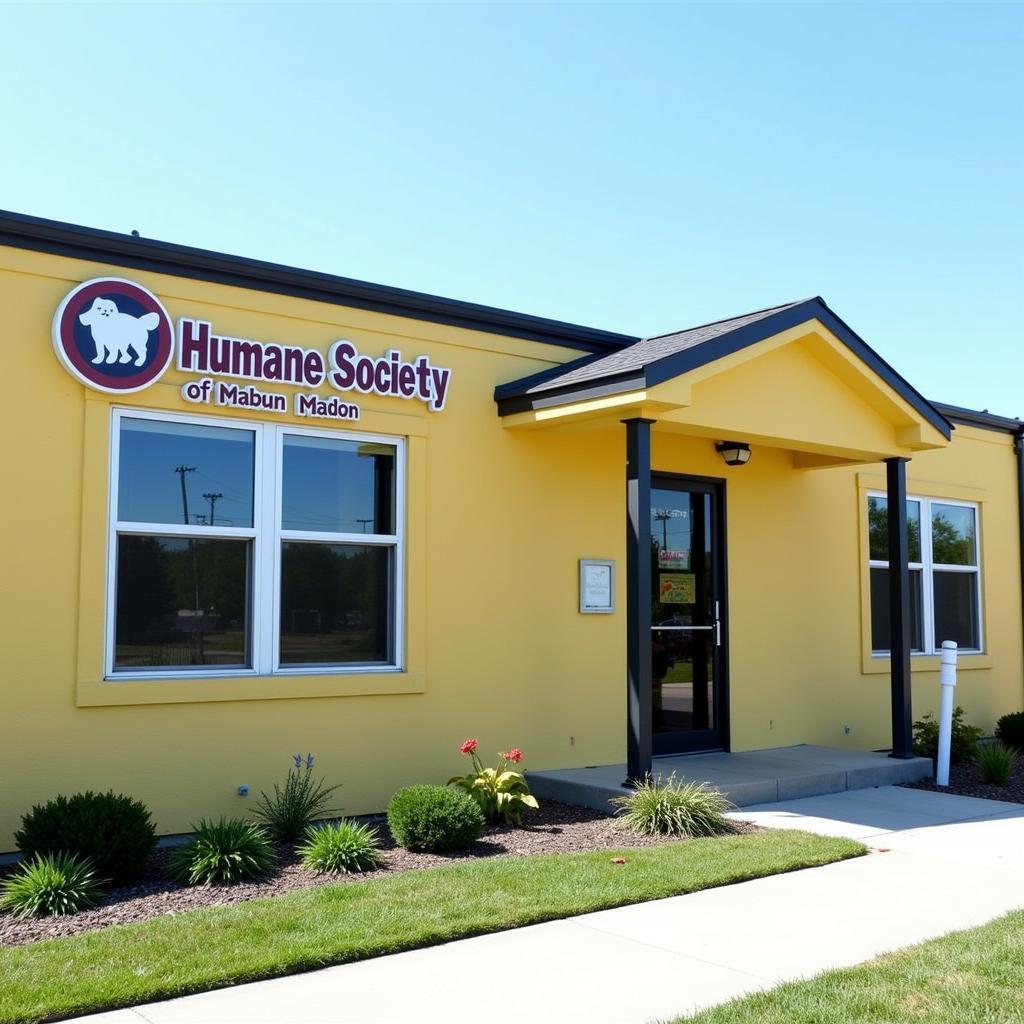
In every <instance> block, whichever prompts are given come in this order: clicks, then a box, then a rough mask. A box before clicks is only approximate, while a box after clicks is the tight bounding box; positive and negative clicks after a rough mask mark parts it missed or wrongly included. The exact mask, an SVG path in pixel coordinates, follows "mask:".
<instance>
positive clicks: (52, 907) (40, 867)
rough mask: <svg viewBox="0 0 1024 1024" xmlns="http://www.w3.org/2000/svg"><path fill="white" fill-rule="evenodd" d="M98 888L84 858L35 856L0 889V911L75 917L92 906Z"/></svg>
mask: <svg viewBox="0 0 1024 1024" xmlns="http://www.w3.org/2000/svg"><path fill="white" fill-rule="evenodd" d="M102 887H103V886H102V882H100V880H99V879H98V878H97V877H96V872H95V870H94V868H93V866H92V864H91V863H90V862H89V861H88V860H87V859H86V858H84V857H78V856H76V855H75V854H73V853H44V854H39V853H37V854H35V855H34V856H33V857H32V858H31V860H26V861H23V862H22V863H21V864H19V865H18V867H17V868H16V869H15V872H14V874H13V875H11V876H10V877H9V878H7V879H5V880H4V882H3V884H2V885H0V907H3V909H5V910H9V911H10V912H11V913H12V914H15V915H17V916H18V917H56V916H57V915H59V914H75V913H77V912H78V911H79V910H87V909H88V908H89V907H93V906H95V905H96V904H97V903H98V902H99V899H100V896H101V895H102Z"/></svg>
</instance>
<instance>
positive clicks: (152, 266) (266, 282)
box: [0, 210, 637, 353]
mask: <svg viewBox="0 0 1024 1024" xmlns="http://www.w3.org/2000/svg"><path fill="white" fill-rule="evenodd" d="M4 245H7V246H11V247H12V248H16V249H30V250H34V251H36V252H48V253H54V254H56V255H59V256H68V257H71V258H72V259H82V260H91V261H95V262H98V263H110V264H113V265H114V266H118V267H133V268H135V269H137V270H150V271H154V272H155V273H159V274H172V275H174V276H176V277H190V278H193V279H197V280H200V281H214V282H217V283H218V284H227V285H235V286H237V287H239V288H251V289H255V290H258V291H262V292H274V293H277V294H279V295H292V296H296V297H298V298H302V299H312V300H314V301H316V302H328V303H331V304H332V305H337V306H351V307H354V308H356V309H368V310H373V311H374V312H378V313H389V314H391V315H393V316H404V317H410V318H412V319H414V320H428V321H431V322H433V323H439V324H450V325H452V326H454V327H464V328H467V329H468V330H474V331H485V332H487V333H489V334H501V335H504V336H506V337H512V338H523V339H525V340H528V341H539V342H543V343H545V344H548V345H558V346H562V347H565V348H576V349H582V350H583V351H584V352H590V353H594V352H596V353H602V352H608V351H610V350H614V349H617V348H621V347H622V346H623V345H630V344H632V343H633V342H635V341H637V338H636V337H635V336H633V335H626V334H616V333H614V332H612V331H601V330H597V329H596V328H593V327H581V326H579V325H577V324H568V323H563V322H562V321H561V320H549V319H547V318H545V317H539V316H530V315H529V314H527V313H515V312H512V311H511V310H507V309H497V308H495V307H493V306H483V305H480V304H479V303H476V302H462V301H461V300H459V299H446V298H442V297H441V296H438V295H428V294H426V293H425V292H414V291H410V290H408V289H406V288H392V287H390V286H388V285H381V284H371V283H370V282H368V281H357V280H355V279H354V278H351V277H338V276H336V275H335V274H322V273H318V272H317V271H313V270H301V269H299V268H297V267H287V266H283V265H281V264H279V263H267V262H265V261H264V260H252V259H246V258H245V257H242V256H230V255H227V254H226V253H220V252H211V251H210V250H209V249H196V248H193V247H192V246H189V245H177V244H174V243H171V242H159V241H157V240H155V239H152V238H140V237H139V236H138V235H126V234H121V233H120V232H117V231H101V230H99V229H97V228H86V227H80V226H79V225H76V224H65V223H63V222H62V221H56V220H45V219H44V218H42V217H29V216H27V215H26V214H22V213H9V212H7V211H4V210H0V246H4Z"/></svg>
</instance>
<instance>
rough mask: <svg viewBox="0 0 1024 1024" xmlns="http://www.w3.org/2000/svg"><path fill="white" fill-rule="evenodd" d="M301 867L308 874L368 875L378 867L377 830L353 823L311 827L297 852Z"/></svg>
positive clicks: (378, 844) (378, 847)
mask: <svg viewBox="0 0 1024 1024" xmlns="http://www.w3.org/2000/svg"><path fill="white" fill-rule="evenodd" d="M298 851H299V854H300V856H301V857H302V863H303V864H304V865H305V866H306V867H307V868H309V869H310V870H311V871H343V872H345V873H346V874H348V873H350V872H355V871H372V870H373V869H374V868H376V867H379V866H380V837H379V836H378V835H377V830H376V829H374V828H371V827H370V826H369V825H360V824H359V823H358V822H355V821H339V822H337V823H336V824H334V825H313V826H311V827H310V828H309V830H308V831H307V832H306V840H305V842H304V843H303V844H302V845H301V846H300V847H299V848H298Z"/></svg>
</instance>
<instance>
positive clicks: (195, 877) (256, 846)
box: [171, 817, 277, 885]
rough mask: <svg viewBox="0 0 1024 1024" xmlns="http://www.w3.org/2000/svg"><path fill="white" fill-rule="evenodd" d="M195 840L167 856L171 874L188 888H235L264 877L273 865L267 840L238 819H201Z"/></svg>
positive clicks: (255, 827)
mask: <svg viewBox="0 0 1024 1024" xmlns="http://www.w3.org/2000/svg"><path fill="white" fill-rule="evenodd" d="M192 827H193V829H194V830H195V833H196V836H195V838H194V839H192V840H191V841H190V842H188V843H186V844H185V845H184V846H181V847H179V848H178V849H177V850H175V851H174V853H173V854H172V856H171V874H172V876H173V877H175V878H177V879H178V880H179V881H182V882H186V883H187V884H188V885H236V884H237V883H238V882H243V881H246V880H248V879H250V878H260V877H262V876H263V875H266V874H267V873H268V872H269V871H270V870H271V869H272V868H273V867H274V865H275V864H276V863H277V854H276V852H275V851H274V845H273V843H272V842H271V841H270V837H269V836H268V835H267V833H266V832H265V831H264V830H263V828H261V827H260V826H259V825H254V824H253V823H252V822H251V821H245V820H243V819H242V818H227V819H225V818H223V817H222V818H221V819H220V820H219V821H216V822H214V821H206V820H205V819H203V820H202V821H200V822H199V824H198V825H193V826H192Z"/></svg>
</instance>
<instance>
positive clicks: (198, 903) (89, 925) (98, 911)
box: [0, 801, 758, 946]
mask: <svg viewBox="0 0 1024 1024" xmlns="http://www.w3.org/2000/svg"><path fill="white" fill-rule="evenodd" d="M371 824H373V825H375V826H377V828H378V829H379V831H380V835H381V837H382V847H383V851H384V852H383V866H382V867H381V868H380V870H378V871H370V872H365V873H363V874H355V875H335V874H322V875H318V874H315V873H313V872H312V871H307V870H306V869H305V868H303V867H302V865H301V863H300V862H299V859H298V857H297V856H296V854H295V850H294V848H293V847H292V846H291V845H282V846H280V847H279V853H280V855H281V861H280V864H279V866H278V868H277V870H276V871H275V873H274V874H273V875H271V876H269V877H267V878H264V879H262V880H260V881H254V882H242V883H241V884H239V885H233V886H230V887H217V886H213V887H207V886H192V887H189V886H185V885H182V884H181V883H179V882H176V881H174V880H173V879H171V878H170V877H169V876H168V874H167V865H168V861H169V859H170V851H168V850H166V849H160V850H157V851H156V852H155V853H154V854H153V856H152V857H151V858H150V865H149V870H148V871H147V873H146V876H145V877H144V878H143V879H142V880H141V881H139V882H137V883H136V884H134V885H131V886H124V887H122V888H118V889H112V890H110V891H109V892H108V893H107V894H106V896H105V897H104V899H103V901H102V902H101V903H100V904H99V905H98V906H96V907H94V908H93V909H92V910H84V911H82V912H81V913H78V914H72V915H68V916H66V917H45V918H17V917H14V916H12V915H11V914H7V913H3V914H0V946H5V945H6V946H14V945H20V944H23V943H26V942H35V941H37V940H39V939H52V938H57V937H61V936H65V935H75V934H77V933H78V932H86V931H95V930H96V929H98V928H106V927H107V926H108V925H112V924H127V923H129V922H131V921H144V920H146V919H147V918H150V917H157V916H159V915H161V914H180V913H183V912H184V911H187V910H198V909H200V908H203V907H226V906H228V905H230V904H232V903H241V902H244V901H245V900H254V899H260V898H261V897H265V896H280V895H283V894H284V893H288V892H296V891H297V890H299V889H311V888H313V887H314V886H317V885H337V884H339V883H342V884H344V883H345V882H359V881H364V880H365V879H370V878H381V877H384V876H386V875H391V874H395V873H396V872H398V871H411V870H413V869H415V868H432V867H438V866H440V865H443V864H452V863H458V862H459V861H462V860H474V859H477V858H480V857H527V856H531V855H534V854H538V853H571V852H583V851H587V850H607V849H615V848H619V847H640V846H655V845H657V844H659V843H663V842H666V841H668V840H666V839H664V838H661V837H657V838H652V837H646V836H636V835H632V834H630V833H626V832H623V831H622V830H621V829H619V828H616V827H615V820H614V819H613V818H612V817H610V816H608V815H606V814H601V813H600V812H598V811H592V810H588V809H586V808H581V807H569V806H567V805H565V804H559V803H555V802H554V801H545V803H544V805H543V806H542V807H541V808H540V810H537V811H532V812H530V813H529V814H528V815H527V817H526V824H525V827H523V828H510V827H508V826H504V825H494V826H490V827H488V828H487V830H486V831H485V832H484V834H483V836H482V837H481V839H480V840H479V842H477V843H476V844H474V845H473V846H472V847H471V848H470V849H469V850H466V851H464V852H461V853H452V854H431V853H410V852H409V851H408V850H403V849H402V848H401V847H400V846H398V845H397V844H396V843H395V842H394V840H393V839H392V837H391V834H390V832H389V831H388V827H387V822H386V820H385V819H384V818H383V817H380V818H379V819H378V818H375V819H372V821H371ZM735 824H736V825H737V827H738V830H739V831H743V832H747V831H758V829H757V828H756V827H754V826H750V825H747V824H746V823H743V822H736V823H735ZM8 870H13V868H11V869H8Z"/></svg>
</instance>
